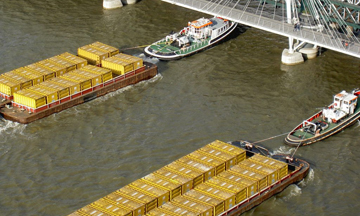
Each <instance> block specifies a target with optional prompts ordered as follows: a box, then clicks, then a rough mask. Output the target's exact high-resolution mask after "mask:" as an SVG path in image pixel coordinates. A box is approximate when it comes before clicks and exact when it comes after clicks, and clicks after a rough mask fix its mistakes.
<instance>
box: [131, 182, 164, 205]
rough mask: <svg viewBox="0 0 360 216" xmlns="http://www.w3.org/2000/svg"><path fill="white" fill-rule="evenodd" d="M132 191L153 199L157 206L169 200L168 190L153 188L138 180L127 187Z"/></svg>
mask: <svg viewBox="0 0 360 216" xmlns="http://www.w3.org/2000/svg"><path fill="white" fill-rule="evenodd" d="M128 186H129V187H131V188H132V189H134V190H136V191H139V192H142V193H145V194H147V195H149V196H152V197H155V198H156V199H157V201H158V203H157V206H158V207H159V206H161V205H163V204H165V203H166V202H169V200H170V192H169V191H168V190H164V189H162V188H160V187H156V186H153V185H151V184H148V183H147V182H145V181H142V180H141V179H138V180H136V181H134V182H132V183H131V184H129V185H128Z"/></svg>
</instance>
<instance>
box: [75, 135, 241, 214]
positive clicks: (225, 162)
mask: <svg viewBox="0 0 360 216" xmlns="http://www.w3.org/2000/svg"><path fill="white" fill-rule="evenodd" d="M224 146H226V147H224ZM245 158H246V151H245V150H243V149H240V148H237V147H234V146H232V145H230V144H227V143H224V142H221V141H214V142H213V143H210V144H208V145H206V146H205V147H203V148H201V149H199V150H197V151H195V152H193V153H191V154H189V155H187V156H184V157H182V158H180V159H179V160H177V161H174V162H173V163H170V164H169V165H167V166H165V167H163V168H161V169H159V170H157V171H155V172H153V173H151V174H149V175H147V176H145V177H143V178H141V179H139V180H136V181H134V182H132V183H130V184H128V185H126V186H125V187H123V188H121V189H119V190H118V191H115V192H113V193H112V194H110V195H108V196H106V197H105V198H102V199H100V200H98V201H95V202H94V203H91V204H90V205H88V206H86V207H84V208H82V209H79V210H78V211H77V212H74V213H73V214H71V215H74V216H75V215H88V214H89V212H95V213H99V214H100V213H103V214H110V212H109V210H110V209H113V208H116V211H117V212H121V214H120V213H119V215H142V214H143V213H144V212H145V213H148V212H152V211H150V210H153V209H154V211H157V210H156V209H159V208H156V207H160V206H164V205H165V208H166V206H167V205H169V208H170V207H172V206H171V204H168V203H169V201H171V200H174V199H179V201H178V202H179V203H181V202H182V200H184V198H180V197H183V196H180V195H182V194H187V193H190V192H192V190H191V189H193V188H194V187H195V188H199V190H200V189H201V188H202V187H204V186H203V185H204V182H209V181H211V180H212V179H214V178H215V177H214V176H216V175H218V174H220V173H223V172H224V170H225V169H230V167H232V166H235V165H236V164H238V163H240V162H241V161H243V160H245ZM229 184H230V183H229ZM236 187H237V188H239V186H236ZM228 191H229V192H221V196H220V195H219V196H220V197H221V198H224V197H227V196H228V194H229V193H230V192H234V190H233V189H228ZM244 191H245V192H244ZM244 193H245V195H244ZM205 196H208V197H209V198H210V199H211V200H212V201H213V203H217V205H218V204H220V203H221V199H219V198H214V196H211V195H205ZM243 196H245V197H246V188H242V191H241V193H239V194H238V195H236V196H235V195H231V196H230V197H233V200H231V201H229V199H231V198H229V199H228V201H227V204H226V205H228V206H230V205H234V203H235V198H238V199H242V198H243ZM122 199H126V200H131V201H133V202H135V203H137V205H135V204H133V205H132V206H124V205H123V204H121V202H117V200H122ZM205 202H206V201H204V203H205ZM229 203H230V204H229ZM179 206H181V208H183V209H184V211H188V212H190V213H191V212H192V211H191V209H190V206H189V205H187V204H186V203H182V204H179ZM224 208H225V207H224V203H223V207H222V208H221V207H218V209H219V210H218V211H221V210H223V209H224ZM165 211H166V212H171V211H172V210H171V209H167V210H165ZM197 211H199V212H200V211H205V212H212V211H213V207H212V206H209V205H208V204H199V206H198V208H197ZM110 215H112V214H110ZM189 215H191V214H189ZM197 215H198V214H197Z"/></svg>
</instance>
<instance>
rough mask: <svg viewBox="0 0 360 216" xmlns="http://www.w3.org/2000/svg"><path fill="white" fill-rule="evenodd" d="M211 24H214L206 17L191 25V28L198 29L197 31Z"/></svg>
mask: <svg viewBox="0 0 360 216" xmlns="http://www.w3.org/2000/svg"><path fill="white" fill-rule="evenodd" d="M211 24H213V23H212V22H211V21H210V20H209V19H206V18H204V17H203V18H200V19H197V20H195V21H192V22H191V23H189V25H190V26H192V27H194V28H197V29H199V28H203V27H206V26H209V25H211Z"/></svg>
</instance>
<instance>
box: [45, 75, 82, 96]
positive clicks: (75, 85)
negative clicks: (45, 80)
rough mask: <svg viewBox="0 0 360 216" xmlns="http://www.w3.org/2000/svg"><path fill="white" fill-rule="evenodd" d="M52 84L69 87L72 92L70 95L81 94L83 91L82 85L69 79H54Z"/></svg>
mask: <svg viewBox="0 0 360 216" xmlns="http://www.w3.org/2000/svg"><path fill="white" fill-rule="evenodd" d="M51 82H54V83H55V84H58V85H60V86H63V87H68V88H69V91H70V95H73V94H76V93H79V92H80V91H81V87H80V83H78V82H74V81H71V80H68V79H63V78H61V77H57V78H56V79H52V80H51Z"/></svg>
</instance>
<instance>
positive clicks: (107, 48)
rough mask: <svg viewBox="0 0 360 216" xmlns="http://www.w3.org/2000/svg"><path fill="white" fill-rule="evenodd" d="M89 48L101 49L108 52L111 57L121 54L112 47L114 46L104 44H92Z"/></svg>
mask: <svg viewBox="0 0 360 216" xmlns="http://www.w3.org/2000/svg"><path fill="white" fill-rule="evenodd" d="M89 46H91V47H95V48H100V49H101V50H104V51H106V52H107V53H109V57H111V56H113V55H116V54H118V53H119V49H117V48H115V47H112V46H109V45H107V44H103V43H101V42H98V41H96V42H94V43H92V44H90V45H89Z"/></svg>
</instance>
